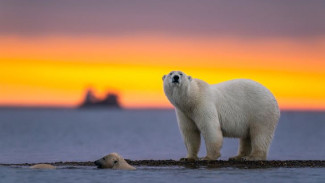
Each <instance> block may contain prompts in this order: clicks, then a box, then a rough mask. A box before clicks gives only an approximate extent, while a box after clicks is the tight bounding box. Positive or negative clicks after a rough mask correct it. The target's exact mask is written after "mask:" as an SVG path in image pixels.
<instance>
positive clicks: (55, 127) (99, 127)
mask: <svg viewBox="0 0 325 183" xmlns="http://www.w3.org/2000/svg"><path fill="white" fill-rule="evenodd" d="M324 140H325V113H322V112H282V116H281V119H280V122H279V125H278V128H277V130H276V134H275V137H274V140H273V143H272V146H271V149H270V152H269V156H268V159H270V160H296V159H299V160H304V159H305V160H324V159H325V143H324ZM237 146H238V140H236V139H225V140H224V145H223V148H222V152H221V153H222V157H221V159H228V158H229V157H230V156H233V155H235V154H236V152H237ZM110 152H118V153H120V154H121V155H122V156H124V157H125V158H128V159H132V160H138V159H179V158H181V157H183V156H184V155H185V154H186V150H185V146H184V144H183V141H182V139H181V136H180V133H179V130H178V126H177V122H176V117H175V114H174V111H171V110H121V111H120V110H67V109H66V110H57V109H55V110H54V109H47V110H45V109H42V110H36V109H0V163H37V162H54V161H93V160H95V159H98V158H100V157H102V156H103V155H106V154H108V153H110ZM204 155H205V150H204V146H202V147H201V151H200V156H204ZM137 168H138V170H136V171H134V172H128V171H126V172H125V171H111V170H97V169H94V168H93V167H78V168H75V169H70V168H65V167H60V168H59V169H57V170H52V171H51V170H30V169H28V168H26V167H17V168H15V167H0V182H24V181H25V182H57V181H62V180H65V182H102V180H103V179H109V180H112V181H113V180H119V182H130V181H133V182H134V181H136V180H138V181H136V182H150V181H155V182H167V181H168V182H176V181H177V182H198V181H202V182H211V181H213V182H216V181H220V182H221V181H225V180H227V181H226V182H239V181H246V182H262V181H264V182H267V181H268V180H272V181H270V182H274V181H276V180H278V181H280V180H286V181H285V182H325V175H324V174H325V169H322V168H318V169H317V168H315V169H313V168H301V169H285V168H278V169H264V170H241V169H231V168H230V169H205V168H202V169H186V168H182V167H163V168H150V167H137ZM3 180H6V181H3ZM109 182H111V181H109Z"/></svg>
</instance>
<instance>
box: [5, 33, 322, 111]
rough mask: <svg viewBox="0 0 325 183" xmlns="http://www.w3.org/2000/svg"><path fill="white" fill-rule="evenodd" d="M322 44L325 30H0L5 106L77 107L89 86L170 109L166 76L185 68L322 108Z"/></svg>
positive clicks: (293, 105) (286, 105)
mask: <svg viewBox="0 0 325 183" xmlns="http://www.w3.org/2000/svg"><path fill="white" fill-rule="evenodd" d="M324 48H325V38H324V37H319V38H317V39H316V38H315V39H308V40H304V39H293V38H280V37H279V38H272V39H267V38H246V39H244V38H236V37H203V36H197V37H186V36H177V37H176V36H167V35H154V34H153V35H149V34H146V35H133V36H115V37H108V36H102V37H100V36H99V37H98V36H88V37H78V36H75V37H65V36H59V35H58V36H46V37H42V36H40V37H17V36H2V37H0V66H1V67H0V105H20V106H21V105H27V106H30V105H36V106H44V105H45V106H68V107H73V106H75V105H77V104H79V103H80V102H81V100H82V98H83V95H84V92H85V90H86V89H87V88H89V87H91V88H93V89H95V91H97V94H98V95H99V96H103V95H104V94H105V93H106V92H107V91H111V92H116V93H118V94H119V95H120V100H121V104H122V106H123V107H126V108H139V107H142V108H147V107H155V108H166V107H168V108H170V107H172V106H171V105H170V104H169V102H168V100H167V99H166V97H165V95H164V93H163V88H162V79H161V78H162V76H163V75H164V74H167V73H168V72H169V71H171V70H182V71H184V72H186V73H187V74H189V75H191V76H192V77H194V78H200V79H203V80H205V81H207V82H208V83H210V84H213V83H219V82H222V81H226V80H230V79H236V78H249V79H253V80H256V81H258V82H260V83H262V84H263V85H265V86H266V87H268V88H269V89H270V90H271V91H272V92H273V93H274V95H275V96H276V98H277V99H278V102H279V104H280V107H281V108H282V109H325V83H324V81H325V62H324V60H325V51H324Z"/></svg>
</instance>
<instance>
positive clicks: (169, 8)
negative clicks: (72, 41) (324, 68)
mask: <svg viewBox="0 0 325 183" xmlns="http://www.w3.org/2000/svg"><path fill="white" fill-rule="evenodd" d="M324 9H325V3H324V1H322V0H309V1H306V0H295V1H292V0H272V1H267V0H247V1H232V0H219V1H212V0H200V1H197V0H164V1H159V0H138V1H134V0H106V1H104V0H88V1H86V0H75V1H73V0H55V1H50V0H30V1H26V0H2V1H0V35H1V34H2V35H8V34H11V35H12V34H14V35H22V36H26V35H33V36H35V35H49V34H63V35H104V36H106V35H107V36H110V35H115V34H128V35H130V34H135V33H148V32H150V33H155V32H157V33H165V34H179V35H184V34H185V35H187V34H188V35H205V36H206V35H209V36H211V35H212V36H213V35H218V36H220V35H221V36H234V35H235V36H268V37H272V36H278V37H279V36H280V37H281V36H286V37H288V36H289V37H297V36H298V37H309V36H324V35H325V21H324V20H325V11H324Z"/></svg>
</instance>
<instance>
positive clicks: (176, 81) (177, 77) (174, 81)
mask: <svg viewBox="0 0 325 183" xmlns="http://www.w3.org/2000/svg"><path fill="white" fill-rule="evenodd" d="M172 82H173V83H179V76H178V75H175V76H174V77H173V81H172Z"/></svg>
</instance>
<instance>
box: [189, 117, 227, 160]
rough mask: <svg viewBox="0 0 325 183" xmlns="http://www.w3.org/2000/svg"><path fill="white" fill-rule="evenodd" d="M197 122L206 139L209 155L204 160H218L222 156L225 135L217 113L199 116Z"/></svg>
mask: <svg viewBox="0 0 325 183" xmlns="http://www.w3.org/2000/svg"><path fill="white" fill-rule="evenodd" d="M198 117H199V118H198V119H197V120H195V122H196V124H197V126H198V127H199V130H200V132H201V134H202V136H203V138H204V141H205V146H206V151H207V155H206V156H205V157H204V158H202V160H216V159H218V158H219V157H220V156H221V153H220V150H221V147H222V142H223V135H222V131H221V127H220V123H219V119H218V116H217V113H216V112H215V113H210V114H204V116H203V115H199V116H198Z"/></svg>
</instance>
